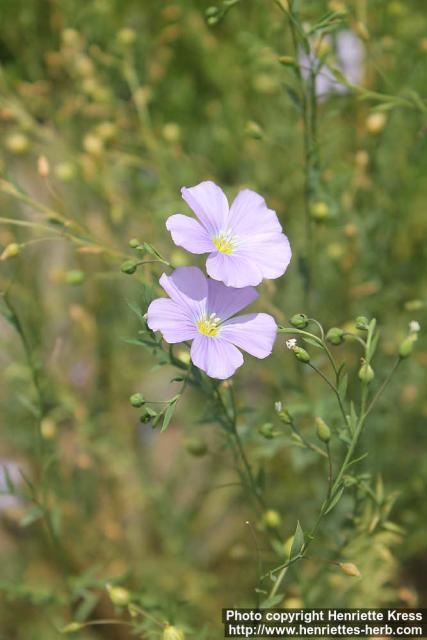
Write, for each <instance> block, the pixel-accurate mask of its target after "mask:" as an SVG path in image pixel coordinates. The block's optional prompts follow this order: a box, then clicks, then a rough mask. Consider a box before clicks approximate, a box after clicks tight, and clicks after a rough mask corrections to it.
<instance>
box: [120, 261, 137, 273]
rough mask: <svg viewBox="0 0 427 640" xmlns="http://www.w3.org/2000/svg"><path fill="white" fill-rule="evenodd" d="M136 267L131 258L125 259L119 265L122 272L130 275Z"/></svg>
mask: <svg viewBox="0 0 427 640" xmlns="http://www.w3.org/2000/svg"><path fill="white" fill-rule="evenodd" d="M136 268H137V266H136V264H135V262H134V261H133V260H125V261H124V262H123V264H122V266H121V267H120V270H121V271H122V273H127V274H129V275H132V274H133V273H135V271H136Z"/></svg>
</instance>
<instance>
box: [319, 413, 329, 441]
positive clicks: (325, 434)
mask: <svg viewBox="0 0 427 640" xmlns="http://www.w3.org/2000/svg"><path fill="white" fill-rule="evenodd" d="M316 428H317V437H318V438H319V440H321V441H322V442H325V443H328V442H329V440H330V439H331V430H330V428H329V427H328V425H327V424H326V422H325V421H324V420H322V418H316Z"/></svg>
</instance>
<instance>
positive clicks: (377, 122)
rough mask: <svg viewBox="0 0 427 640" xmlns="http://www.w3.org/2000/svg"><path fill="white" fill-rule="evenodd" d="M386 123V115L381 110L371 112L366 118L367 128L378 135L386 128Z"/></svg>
mask: <svg viewBox="0 0 427 640" xmlns="http://www.w3.org/2000/svg"><path fill="white" fill-rule="evenodd" d="M385 125H386V116H385V114H384V113H382V112H381V111H376V112H374V113H370V114H369V116H368V117H367V118H366V129H367V130H368V132H369V133H371V134H372V135H374V136H376V135H378V134H379V133H381V131H382V130H383V129H384V127H385Z"/></svg>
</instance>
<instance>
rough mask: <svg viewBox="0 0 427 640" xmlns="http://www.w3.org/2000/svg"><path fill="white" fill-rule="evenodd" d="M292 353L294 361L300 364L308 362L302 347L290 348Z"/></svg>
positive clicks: (308, 359) (308, 358) (307, 355)
mask: <svg viewBox="0 0 427 640" xmlns="http://www.w3.org/2000/svg"><path fill="white" fill-rule="evenodd" d="M292 351H293V352H294V354H295V357H296V359H297V360H299V361H300V362H305V363H307V362H310V356H309V354H308V353H307V351H306V350H305V349H303V348H302V347H292Z"/></svg>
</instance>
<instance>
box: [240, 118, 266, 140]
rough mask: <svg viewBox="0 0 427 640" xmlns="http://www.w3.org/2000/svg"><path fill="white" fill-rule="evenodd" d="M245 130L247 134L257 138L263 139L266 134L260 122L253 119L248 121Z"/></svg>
mask: <svg viewBox="0 0 427 640" xmlns="http://www.w3.org/2000/svg"><path fill="white" fill-rule="evenodd" d="M245 132H246V135H248V136H249V137H250V138H254V139H255V140H261V138H262V137H263V135H264V132H263V130H262V129H261V127H260V126H259V124H258V123H257V122H254V121H253V120H250V121H249V122H247V123H246V127H245Z"/></svg>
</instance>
